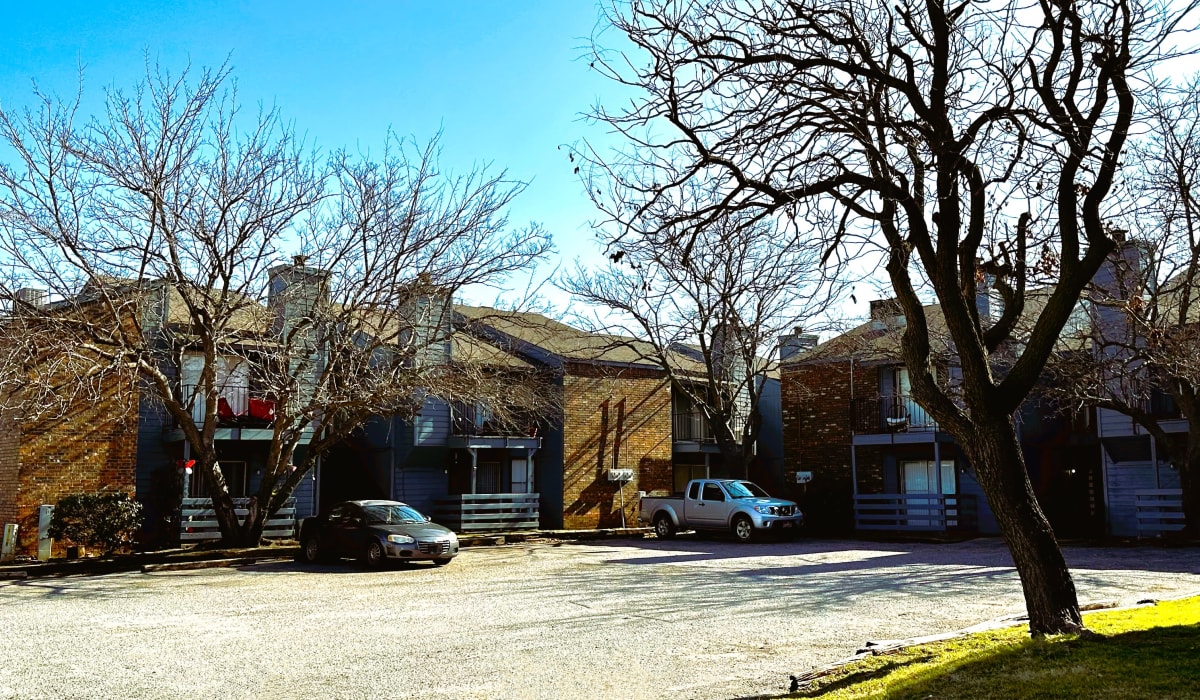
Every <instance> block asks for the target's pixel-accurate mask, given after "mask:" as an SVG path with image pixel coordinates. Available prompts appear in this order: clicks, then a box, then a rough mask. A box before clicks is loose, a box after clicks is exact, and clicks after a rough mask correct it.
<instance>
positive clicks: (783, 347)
mask: <svg viewBox="0 0 1200 700" xmlns="http://www.w3.org/2000/svg"><path fill="white" fill-rule="evenodd" d="M819 341H820V337H819V336H817V334H816V333H805V332H804V329H803V328H801V327H800V326H796V327H795V328H793V329H792V333H791V334H790V335H784V336H780V338H779V360H780V361H781V362H782V361H784V360H788V359H791V358H792V357H795V356H796V355H799V354H800V353H802V352H804V351H806V350H811V349H813V348H815V347H817V343H818V342H819Z"/></svg>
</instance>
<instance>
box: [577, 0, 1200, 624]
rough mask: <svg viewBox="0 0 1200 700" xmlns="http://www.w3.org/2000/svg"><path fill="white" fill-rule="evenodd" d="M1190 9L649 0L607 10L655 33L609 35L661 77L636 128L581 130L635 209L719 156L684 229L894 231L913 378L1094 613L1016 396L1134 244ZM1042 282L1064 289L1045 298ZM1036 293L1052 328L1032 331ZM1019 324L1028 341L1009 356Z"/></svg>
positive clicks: (627, 28) (631, 115) (643, 78)
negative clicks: (1115, 190) (1140, 198)
mask: <svg viewBox="0 0 1200 700" xmlns="http://www.w3.org/2000/svg"><path fill="white" fill-rule="evenodd" d="M1191 9H1193V5H1192V4H1187V5H1185V6H1183V7H1177V6H1175V5H1169V4H1167V3H1145V2H1138V1H1137V0H1107V1H1098V2H1089V3H1069V2H1054V1H1052V0H1042V1H1040V2H1036V3H1032V4H1022V3H1017V2H991V3H973V2H962V3H958V4H953V5H950V6H947V5H946V4H944V3H941V2H932V1H931V2H916V1H914V0H902V1H901V2H884V1H882V0H878V1H876V0H868V1H865V2H864V1H863V0H796V1H793V2H777V1H774V0H758V1H756V2H749V3H747V2H742V1H741V0H727V1H717V2H698V1H697V2H691V1H687V0H644V1H643V0H632V1H631V2H628V3H617V4H615V5H614V6H612V8H611V11H609V12H608V20H609V21H610V23H611V25H612V26H614V27H615V28H616V29H617V30H618V31H619V32H620V33H621V34H622V35H623V36H622V40H623V41H627V42H629V45H632V47H633V48H632V49H628V50H625V51H623V52H621V53H619V54H615V53H610V52H608V51H606V50H604V49H603V48H602V47H598V48H597V50H596V52H595V56H594V63H593V65H594V66H595V67H596V68H597V69H598V70H600V71H602V72H603V73H605V74H607V75H609V76H610V77H612V78H613V79H614V80H617V81H619V82H621V83H623V84H626V85H629V86H632V87H635V88H638V89H639V90H640V91H641V92H640V97H637V98H635V99H634V100H633V101H632V102H631V103H630V104H629V106H627V107H625V108H623V109H618V110H613V111H610V110H606V109H604V108H600V109H599V110H598V111H597V113H596V117H597V118H598V119H599V120H601V121H602V122H604V123H606V124H607V125H609V126H611V127H612V128H614V129H616V130H617V131H619V132H620V133H621V134H623V135H625V136H626V137H627V138H628V139H630V140H631V142H632V143H633V144H634V148H633V149H632V151H631V152H630V153H627V154H625V155H624V156H621V157H617V158H609V159H605V158H603V157H600V156H598V155H597V154H594V153H585V154H583V155H584V156H585V157H586V158H588V159H589V160H591V161H592V162H593V164H594V167H599V168H601V169H602V170H605V171H606V172H607V174H608V175H609V176H611V177H614V178H618V179H620V180H621V181H622V182H623V183H626V184H627V185H628V189H629V190H630V191H634V192H640V198H639V199H637V200H633V201H631V202H630V204H629V207H628V208H627V209H626V210H625V211H623V212H621V213H620V214H619V215H618V217H616V218H618V219H619V222H633V221H636V220H637V219H638V218H639V217H640V216H641V215H642V214H643V213H644V212H653V211H654V210H655V207H656V204H655V203H656V202H659V201H661V200H663V199H665V198H667V199H678V192H679V191H680V188H681V187H685V186H686V184H687V183H689V182H693V181H695V180H696V179H698V178H699V179H702V180H703V181H704V182H715V183H717V184H718V185H719V187H717V188H715V189H714V190H713V191H714V196H713V197H711V198H710V199H709V201H707V202H706V203H704V204H703V205H701V206H694V207H691V208H690V209H689V211H687V212H685V213H683V214H681V216H680V217H678V218H677V220H675V221H666V222H662V223H663V225H664V226H670V227H671V228H672V229H674V230H675V231H677V232H678V234H677V235H679V236H680V237H681V238H682V239H683V241H682V243H681V247H682V248H683V249H684V250H685V251H686V250H688V249H689V247H690V242H691V241H692V240H694V239H697V238H698V237H699V235H700V232H701V231H703V230H704V229H705V228H707V227H708V226H709V225H711V224H712V222H714V221H715V220H717V219H718V218H720V217H722V216H726V215H728V213H729V212H731V211H738V212H743V213H744V214H745V215H746V216H750V217H755V216H758V217H767V216H777V215H778V216H784V217H789V218H791V219H793V220H795V221H797V225H802V223H803V222H805V221H807V222H811V223H813V224H816V225H818V226H820V227H821V230H822V231H823V233H825V235H826V236H827V241H826V254H828V255H833V254H834V251H836V250H838V249H839V246H841V245H842V244H844V243H846V242H847V241H851V240H863V239H871V240H877V241H879V242H880V243H881V245H882V246H884V247H885V248H886V250H887V255H888V259H887V265H886V270H887V273H888V277H889V278H890V280H891V283H892V287H893V290H894V291H895V294H896V297H897V299H898V301H899V304H900V307H901V309H902V310H903V312H904V315H905V317H906V320H907V325H906V328H905V331H904V335H903V341H902V356H903V359H904V362H905V364H906V365H907V367H908V369H909V372H910V376H911V381H912V393H913V396H914V398H915V399H916V400H917V401H918V402H920V403H921V404H922V405H923V406H924V407H925V408H926V410H927V411H929V413H930V414H931V415H932V416H933V417H934V418H935V419H936V420H937V421H938V423H939V425H941V426H943V427H944V428H945V429H946V430H947V431H948V432H950V433H951V434H952V435H953V436H954V437H955V439H956V440H957V441H958V442H959V444H960V445H961V446H962V447H963V449H964V451H965V452H966V453H967V455H968V457H969V458H970V460H971V462H972V464H973V465H974V468H975V470H976V473H977V475H978V477H979V480H980V483H981V485H982V486H983V488H984V490H985V492H986V494H987V497H988V501H989V503H990V505H991V507H992V511H993V512H994V513H995V515H996V518H997V521H998V523H999V526H1000V529H1001V531H1002V533H1003V535H1004V538H1005V541H1006V542H1007V544H1008V547H1009V550H1010V552H1011V554H1012V557H1013V560H1014V563H1015V564H1016V568H1017V571H1018V573H1019V575H1020V578H1021V582H1022V586H1023V590H1024V593H1025V601H1026V605H1027V608H1028V611H1029V618H1030V629H1031V631H1032V632H1033V633H1035V634H1042V633H1055V632H1063V631H1071V630H1078V629H1081V618H1080V615H1079V608H1078V601H1077V596H1076V593H1075V586H1074V582H1073V581H1072V578H1071V575H1070V572H1069V571H1068V570H1067V567H1066V564H1065V562H1064V560H1063V557H1062V553H1061V551H1060V548H1059V546H1058V543H1057V541H1056V539H1055V537H1054V533H1053V532H1052V530H1051V528H1050V525H1049V523H1048V521H1047V519H1046V517H1045V515H1044V514H1043V513H1042V511H1041V508H1040V507H1039V505H1038V503H1037V500H1036V498H1035V497H1034V494H1033V490H1032V487H1031V485H1030V483H1029V478H1028V475H1027V474H1026V470H1025V468H1024V463H1023V459H1022V455H1021V450H1020V448H1019V445H1018V442H1017V437H1016V431H1015V427H1014V423H1013V415H1014V412H1015V411H1016V410H1017V408H1018V407H1019V406H1020V404H1021V403H1022V401H1023V400H1024V399H1025V397H1026V396H1027V395H1028V393H1029V391H1030V389H1031V388H1032V387H1033V386H1034V383H1035V382H1036V381H1037V379H1038V377H1039V375H1040V374H1041V371H1042V369H1043V366H1044V364H1045V362H1046V359H1047V357H1048V356H1049V354H1050V353H1051V352H1052V351H1053V349H1054V345H1055V342H1056V340H1057V339H1058V336H1059V333H1060V332H1061V331H1062V329H1063V326H1064V324H1065V323H1066V322H1067V320H1068V318H1069V317H1070V315H1071V313H1072V310H1073V308H1074V307H1075V305H1076V302H1077V301H1078V299H1079V296H1080V293H1081V291H1082V290H1083V289H1084V288H1085V286H1086V285H1087V284H1088V281H1089V280H1091V278H1092V276H1093V275H1094V274H1095V273H1096V271H1097V269H1098V268H1099V267H1100V265H1101V264H1102V262H1103V261H1104V259H1105V257H1106V256H1107V255H1108V253H1109V251H1111V250H1112V248H1113V245H1114V244H1113V240H1112V237H1111V235H1110V232H1109V230H1108V227H1107V226H1106V211H1105V204H1106V202H1107V201H1108V198H1109V195H1110V192H1111V190H1112V187H1113V182H1114V178H1115V177H1116V175H1117V173H1118V172H1119V170H1120V168H1121V166H1122V152H1123V150H1124V147H1125V141H1126V135H1127V134H1128V133H1129V131H1130V128H1131V126H1132V125H1133V124H1134V122H1135V120H1137V119H1140V118H1141V115H1140V114H1139V113H1138V110H1137V105H1136V103H1135V100H1134V96H1133V92H1134V90H1135V89H1137V88H1138V87H1139V85H1140V84H1141V83H1140V82H1139V81H1143V80H1144V78H1145V77H1146V76H1147V74H1148V71H1149V70H1150V68H1151V67H1152V66H1153V65H1155V63H1156V62H1157V61H1159V60H1160V59H1162V58H1163V56H1164V55H1165V54H1167V53H1168V49H1169V45H1168V42H1170V41H1171V40H1172V36H1173V35H1174V33H1175V30H1176V27H1177V26H1178V25H1179V22H1180V21H1181V20H1182V19H1183V17H1184V16H1186V15H1187V13H1188V12H1189V11H1190V10H1191ZM600 41H602V36H601V38H600V39H599V40H598V41H597V43H600ZM627 225H631V224H628V223H627ZM989 277H990V279H992V280H994V286H995V289H996V290H997V293H998V294H999V295H1000V296H1001V297H1002V298H1003V300H1004V304H1003V311H1002V312H1001V313H999V314H998V315H997V317H995V318H988V317H986V316H984V315H981V314H980V312H979V309H978V308H977V306H976V304H975V297H976V282H977V279H980V278H984V279H987V278H989ZM1039 283H1043V284H1045V285H1049V286H1050V288H1051V289H1052V291H1050V292H1049V293H1048V295H1047V296H1046V297H1045V302H1044V303H1042V304H1040V305H1039V306H1038V307H1037V308H1033V307H1030V308H1027V307H1026V304H1025V297H1026V291H1027V289H1031V288H1032V287H1033V286H1035V285H1037V284H1039ZM923 286H924V288H925V289H927V290H928V291H930V292H931V293H932V296H934V297H936V300H937V301H938V302H939V305H940V308H941V310H942V312H943V314H944V317H945V324H946V328H947V331H948V334H949V336H950V337H951V339H952V340H953V343H954V348H955V350H956V352H957V356H958V360H959V362H960V364H961V367H962V382H961V400H960V401H955V400H954V397H951V396H949V395H948V394H947V392H946V391H945V389H944V388H943V387H939V385H938V383H937V381H936V379H935V372H934V371H933V362H932V360H931V357H930V338H929V324H928V323H927V319H926V318H925V312H924V310H923V308H922V303H921V299H920V296H919V292H920V291H921V289H922V287H923ZM1023 315H1024V316H1026V317H1032V319H1033V323H1032V330H1031V331H1030V332H1029V333H1028V334H1025V335H1023V337H1020V338H1017V339H1014V338H1013V331H1014V328H1016V327H1017V321H1018V319H1020V318H1021V317H1022V316H1023ZM1013 340H1017V341H1019V343H1020V345H1019V346H1016V347H1015V348H1014V349H1013V350H1012V352H1011V356H1012V357H1013V358H1014V359H1012V360H1011V361H1004V362H1001V361H999V360H998V359H997V358H998V353H1000V351H1001V350H1002V348H1003V347H1004V346H1006V345H1011V344H1012V343H1011V341H1013ZM1000 355H1001V356H1002V355H1003V353H1000Z"/></svg>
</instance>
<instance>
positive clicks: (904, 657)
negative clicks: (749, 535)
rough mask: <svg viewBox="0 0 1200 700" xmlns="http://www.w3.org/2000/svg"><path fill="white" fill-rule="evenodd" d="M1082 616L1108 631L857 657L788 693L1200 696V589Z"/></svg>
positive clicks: (1009, 633) (1017, 631)
mask: <svg viewBox="0 0 1200 700" xmlns="http://www.w3.org/2000/svg"><path fill="white" fill-rule="evenodd" d="M1084 623H1085V624H1086V625H1087V627H1088V628H1089V629H1091V630H1093V631H1095V632H1098V633H1100V634H1103V635H1105V637H1104V638H1103V639H1092V640H1084V639H1079V638H1078V637H1077V636H1075V635H1061V636H1057V637H1048V638H1045V639H1038V640H1035V639H1030V638H1029V634H1028V630H1027V629H1026V628H1024V627H1018V628H1010V629H1005V630H998V631H995V632H985V633H982V634H976V635H971V636H969V637H964V638H962V639H956V640H952V641H947V642H938V643H934V644H925V645H921V646H918V647H911V648H908V649H904V650H902V651H898V652H896V653H891V654H886V655H881V656H873V657H869V658H866V659H863V660H861V661H856V662H854V663H852V664H849V665H847V666H845V667H843V668H841V669H839V670H838V671H837V672H835V673H834V674H832V675H830V676H826V677H824V678H821V679H818V680H817V681H815V682H814V684H813V685H812V686H810V687H809V688H808V690H807V691H805V692H801V693H796V694H793V695H790V696H787V697H802V698H807V697H815V698H823V699H824V700H835V699H836V700H843V699H849V698H888V699H889V700H891V699H893V698H894V699H900V698H922V699H925V698H939V699H941V698H1004V699H1006V700H1007V699H1008V698H1039V699H1040V698H1072V699H1074V698H1112V699H1113V700H1116V699H1118V698H1119V699H1120V700H1126V699H1129V698H1196V699H1198V700H1200V597H1196V598H1188V599H1185V600H1178V601H1169V602H1164V603H1160V604H1158V605H1155V606H1151V607H1144V608H1137V609H1134V610H1121V611H1110V612H1096V613H1091V614H1088V615H1085V616H1084Z"/></svg>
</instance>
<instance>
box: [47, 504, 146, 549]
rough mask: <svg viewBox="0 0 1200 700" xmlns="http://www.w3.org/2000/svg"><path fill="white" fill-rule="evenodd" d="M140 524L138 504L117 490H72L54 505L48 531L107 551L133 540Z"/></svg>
mask: <svg viewBox="0 0 1200 700" xmlns="http://www.w3.org/2000/svg"><path fill="white" fill-rule="evenodd" d="M141 524H142V504H141V503H138V502H137V501H135V500H133V499H132V498H130V496H129V494H127V493H122V492H120V491H103V492H100V493H76V494H72V495H70V496H66V497H64V498H62V499H60V500H59V501H58V503H57V504H56V505H55V506H54V513H53V515H52V516H51V518H50V529H49V534H50V536H51V537H53V538H54V539H56V540H58V539H61V540H66V541H68V542H71V543H73V544H79V545H83V546H85V547H96V548H99V549H102V550H104V553H105V554H109V553H111V552H112V551H113V550H115V549H117V548H118V547H122V546H125V545H128V544H130V543H131V542H133V538H134V536H135V535H136V534H137V531H138V529H139V528H140V527H141Z"/></svg>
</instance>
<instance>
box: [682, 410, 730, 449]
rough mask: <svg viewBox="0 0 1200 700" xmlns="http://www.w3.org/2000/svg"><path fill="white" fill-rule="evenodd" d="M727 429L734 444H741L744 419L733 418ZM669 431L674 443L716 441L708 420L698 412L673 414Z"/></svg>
mask: <svg viewBox="0 0 1200 700" xmlns="http://www.w3.org/2000/svg"><path fill="white" fill-rule="evenodd" d="M729 427H730V429H732V430H733V439H734V440H735V441H736V442H741V441H742V431H743V430H744V429H745V427H746V419H745V418H744V417H742V416H734V417H733V419H732V420H731V421H730V425H729ZM671 430H672V435H673V437H674V439H675V441H676V442H707V443H715V442H716V441H717V438H716V436H715V435H714V434H713V430H712V426H711V425H709V422H708V419H707V418H705V417H704V414H702V413H700V412H699V411H689V412H685V413H675V414H674V415H672V416H671Z"/></svg>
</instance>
